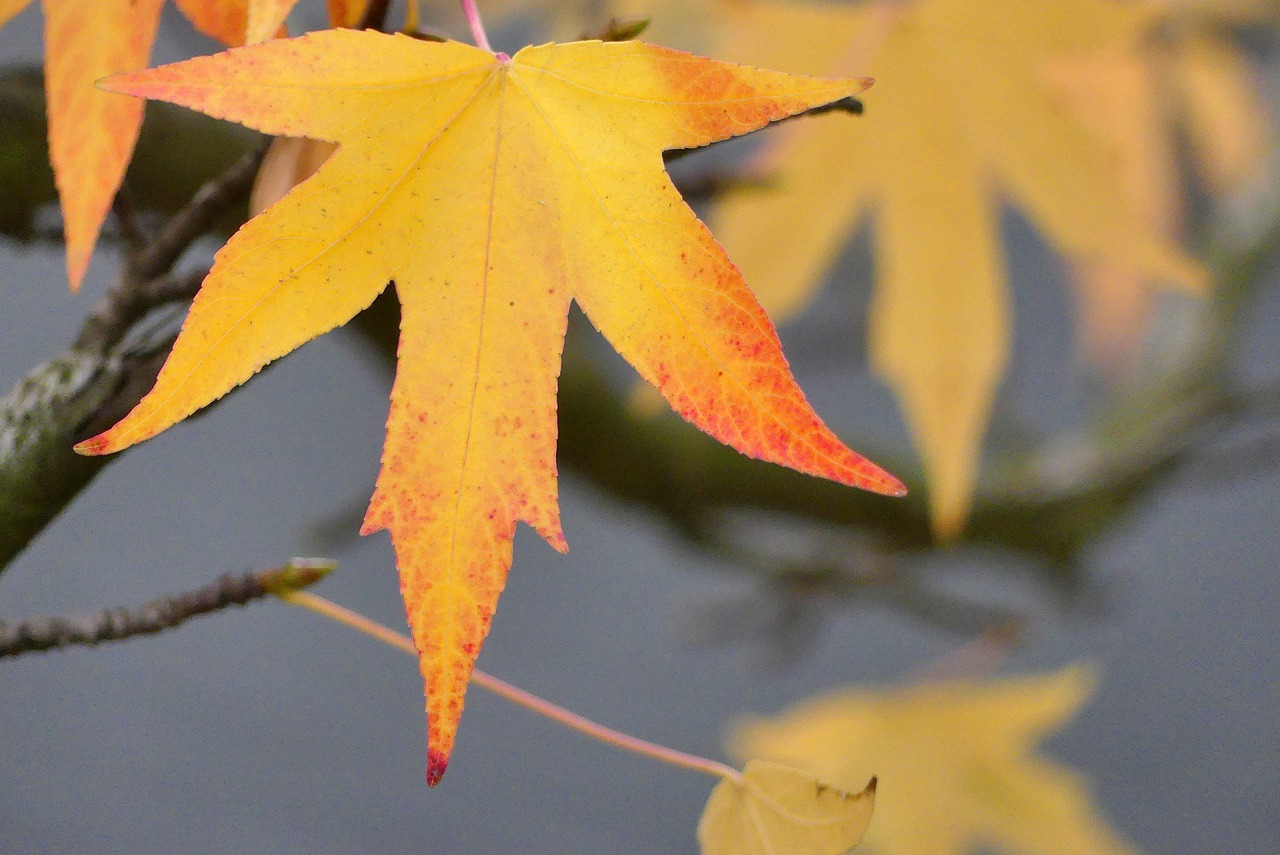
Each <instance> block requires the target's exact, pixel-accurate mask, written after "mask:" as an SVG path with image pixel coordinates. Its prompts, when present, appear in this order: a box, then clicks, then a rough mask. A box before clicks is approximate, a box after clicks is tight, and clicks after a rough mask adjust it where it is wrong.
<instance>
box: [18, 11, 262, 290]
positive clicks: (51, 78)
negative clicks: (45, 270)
mask: <svg viewBox="0 0 1280 855" xmlns="http://www.w3.org/2000/svg"><path fill="white" fill-rule="evenodd" d="M268 2H278V0H177V5H178V6H179V7H180V8H181V9H182V11H183V12H184V13H185V14H186V15H187V16H188V17H189V18H190V19H191V21H192V22H193V23H194V24H195V25H196V26H197V28H199V29H201V30H202V31H204V32H206V33H208V34H210V35H212V36H214V37H216V38H219V39H221V40H222V41H223V42H224V43H226V44H240V43H242V42H243V41H244V26H245V21H246V20H247V15H248V14H249V10H250V8H251V7H258V6H265V5H266V4H267V3H268ZM29 3H30V0H0V26H3V25H4V24H5V23H7V22H8V21H9V19H10V18H12V17H13V16H14V15H16V14H17V13H18V12H21V11H22V10H23V9H24V8H26V6H27V5H28V4H29ZM163 3H164V0H95V2H91V3H87V2H83V1H82V0H43V2H42V3H41V6H42V8H43V9H44V17H45V66H44V71H45V92H46V97H47V98H48V105H49V106H48V111H49V159H50V162H51V163H52V164H53V172H54V177H55V179H56V182H57V185H58V197H59V199H60V201H61V203H62V219H63V228H64V231H65V233H66V243H67V278H68V280H69V282H70V284H71V289H72V290H73V291H74V290H77V289H78V288H79V287H80V283H81V281H82V280H83V279H84V273H85V270H86V269H87V268H88V266H89V259H90V257H91V256H92V255H93V248H94V244H96V243H97V240H98V233H99V232H100V231H101V230H102V224H103V222H104V221H105V220H106V217H107V212H108V211H109V210H110V209H111V202H112V199H114V198H115V194H116V191H117V190H118V189H119V188H120V181H121V180H122V179H123V178H124V173H125V169H126V167H128V165H129V159H130V158H131V157H132V156H133V147H134V144H135V143H136V142H137V140H138V130H139V128H140V127H141V126H142V102H141V101H138V100H137V99H135V98H128V97H125V96H122V95H118V94H116V93H113V92H104V91H102V90H101V89H98V88H96V87H95V86H94V82H95V81H97V80H99V79H101V78H103V77H106V76H108V75H111V74H117V73H120V72H126V71H134V70H136V69H140V68H144V67H145V66H146V65H147V60H148V58H149V57H150V55H151V45H152V43H153V42H154V41H155V35H156V27H157V25H158V23H159V20H160V9H161V6H162V5H163ZM286 12H287V10H286ZM260 14H263V13H260ZM263 20H264V21H265V22H267V23H269V21H267V18H266V17H264V18H263ZM281 20H283V18H281ZM277 26H278V22H277Z"/></svg>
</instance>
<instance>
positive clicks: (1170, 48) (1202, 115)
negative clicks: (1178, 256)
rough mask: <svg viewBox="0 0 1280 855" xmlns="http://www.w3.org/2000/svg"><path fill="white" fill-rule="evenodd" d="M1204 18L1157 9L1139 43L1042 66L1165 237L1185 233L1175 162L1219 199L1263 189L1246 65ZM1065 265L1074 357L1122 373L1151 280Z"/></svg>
mask: <svg viewBox="0 0 1280 855" xmlns="http://www.w3.org/2000/svg"><path fill="white" fill-rule="evenodd" d="M1214 14H1215V10H1214V9H1213V8H1212V7H1207V8H1205V9H1203V10H1201V14H1199V15H1197V16H1192V15H1190V14H1189V13H1186V12H1183V13H1179V12H1178V11H1177V10H1173V9H1164V10H1162V13H1161V14H1160V15H1159V16H1158V17H1155V18H1153V19H1152V21H1151V23H1150V36H1151V37H1150V38H1148V39H1144V40H1141V41H1138V42H1134V43H1129V44H1123V45H1116V46H1111V47H1109V48H1108V49H1105V50H1102V51H1098V52H1095V53H1092V54H1088V55H1079V56H1072V57H1067V58H1064V59H1061V60H1058V61H1056V62H1053V63H1051V64H1050V65H1049V67H1048V72H1049V76H1050V78H1051V79H1052V80H1053V82H1054V83H1055V84H1057V85H1058V86H1059V87H1060V88H1061V91H1062V92H1063V93H1064V95H1065V96H1066V100H1067V104H1068V106H1069V107H1070V108H1072V109H1074V111H1075V113H1076V115H1077V116H1078V118H1079V120H1080V121H1081V122H1082V123H1083V124H1085V125H1087V126H1089V127H1092V128H1094V129H1095V130H1096V131H1097V132H1098V133H1099V134H1100V135H1101V136H1102V137H1103V138H1105V139H1107V140H1108V141H1109V142H1110V143H1111V145H1112V148H1113V151H1114V153H1115V161H1116V165H1117V168H1118V171H1119V178H1120V184H1119V187H1120V188H1121V190H1123V191H1124V192H1125V193H1126V194H1127V195H1128V196H1129V198H1130V200H1131V203H1132V205H1133V207H1134V209H1135V210H1136V211H1137V212H1138V214H1139V216H1141V217H1142V218H1143V220H1144V221H1145V222H1146V223H1147V225H1148V228H1149V229H1150V230H1151V231H1152V232H1153V233H1157V234H1163V235H1166V236H1167V237H1169V238H1170V239H1178V238H1180V237H1182V236H1183V233H1184V231H1185V225H1186V223H1185V221H1186V208H1187V205H1188V200H1187V198H1186V194H1185V192H1184V190H1183V183H1184V182H1183V180H1182V172H1181V168H1180V167H1181V166H1182V162H1181V161H1183V159H1184V158H1186V157H1187V156H1189V159H1190V161H1191V163H1190V166H1191V167H1192V168H1194V169H1195V170H1196V172H1197V173H1198V177H1199V179H1200V184H1201V186H1202V187H1203V188H1204V189H1205V190H1206V191H1207V192H1208V193H1209V195H1210V196H1211V197H1213V198H1214V199H1215V200H1216V201H1219V202H1223V201H1228V200H1230V199H1231V198H1232V197H1235V196H1239V195H1241V194H1243V193H1244V192H1246V191H1247V190H1249V189H1250V188H1251V187H1261V186H1262V185H1263V184H1264V180H1265V178H1266V174H1267V162H1268V154H1267V153H1268V152H1269V151H1270V150H1271V148H1272V145H1273V143H1272V133H1271V131H1270V128H1269V127H1268V122H1267V118H1266V114H1267V111H1266V110H1265V108H1264V107H1263V104H1262V101H1261V95H1260V93H1259V92H1258V91H1257V87H1256V85H1255V84H1254V82H1253V81H1252V79H1251V78H1252V76H1253V75H1252V72H1251V69H1250V68H1249V64H1248V62H1247V61H1246V59H1245V58H1244V57H1243V56H1242V54H1241V51H1240V50H1239V48H1238V47H1237V46H1235V45H1233V44H1231V43H1230V42H1229V41H1228V40H1227V39H1226V38H1224V37H1223V36H1222V35H1221V32H1220V31H1221V29H1222V27H1221V24H1222V21H1221V20H1219V19H1217V18H1216V17H1205V16H1206V15H1214ZM1233 14H1239V13H1238V12H1236V13H1233ZM1072 272H1073V280H1074V284H1075V287H1076V291H1077V295H1078V297H1077V304H1078V305H1079V307H1080V308H1079V330H1080V331H1079V335H1078V338H1079V339H1080V342H1081V351H1082V353H1083V355H1084V356H1085V357H1086V358H1087V359H1089V361H1090V362H1092V363H1093V364H1095V365H1097V366H1099V367H1101V368H1103V369H1105V370H1110V371H1112V372H1115V373H1124V372H1125V371H1126V370H1127V369H1128V368H1130V367H1131V366H1133V365H1134V364H1135V363H1136V361H1137V357H1138V355H1139V353H1140V346H1141V344H1142V343H1143V340H1144V337H1145V333H1146V330H1147V326H1148V321H1149V318H1150V316H1151V313H1152V311H1153V309H1154V305H1155V295H1156V292H1157V290H1158V288H1159V287H1160V284H1161V283H1160V282H1158V281H1153V280H1152V278H1151V277H1150V276H1147V275H1144V274H1143V273H1142V272H1141V271H1137V270H1133V269H1125V268H1123V267H1119V266H1117V265H1115V264H1114V263H1108V262H1106V261H1097V262H1092V263H1081V264H1077V265H1076V266H1075V269H1074V270H1073V271H1072Z"/></svg>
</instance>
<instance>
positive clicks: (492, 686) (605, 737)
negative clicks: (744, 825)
mask: <svg viewBox="0 0 1280 855" xmlns="http://www.w3.org/2000/svg"><path fill="white" fill-rule="evenodd" d="M277 596H278V597H280V599H282V600H284V601H285V602H287V603H291V604H293V605H295V606H301V607H302V608H304V609H310V610H311V611H313V612H315V613H317V614H320V615H323V616H324V617H327V618H329V619H331V620H336V621H337V622H338V623H342V624H346V625H347V626H349V627H351V628H352V629H355V630H358V631H360V632H363V633H364V634H365V635H369V636H372V637H373V638H376V639H378V640H379V641H381V642H383V643H384V644H389V645H391V646H392V647H398V648H399V649H401V650H403V651H405V652H406V653H408V654H409V655H411V656H415V657H416V656H417V655H418V651H417V649H416V648H415V647H414V646H413V641H412V640H411V639H410V638H408V637H407V636H404V635H401V634H400V633H398V632H396V631H395V630H393V629H390V628H389V627H385V626H383V625H382V624H380V623H376V622H375V621H372V620H370V619H369V618H367V617H365V616H364V615H362V614H360V613H358V612H353V611H351V610H350V609H348V608H345V607H344V606H340V605H338V604H337V603H335V602H332V601H331V600H326V599H325V598H324V597H318V596H316V595H315V594H312V593H310V592H308V591H299V590H285V591H280V592H279V593H277ZM471 682H472V683H474V684H476V685H477V686H479V687H481V688H482V689H487V690H489V691H490V692H493V693H494V694H495V695H498V696H500V697H503V698H506V699H507V700H508V701H511V702H512V703H513V704H517V705H518V706H522V707H524V708H525V709H528V710H532V711H533V712H535V713H538V714H539V715H543V716H546V717H547V718H549V719H551V720H552V721H556V722H559V723H560V724H562V725H564V726H565V727H568V728H571V729H572V730H576V731H578V732H579V733H582V734H585V735H587V736H589V737H591V738H592V739H596V740H599V741H600V742H604V743H606V744H608V745H613V746H616V747H618V748H623V749H626V750H627V751H633V752H635V753H636V754H643V755H644V756H645V757H649V758H651V759H653V760H657V761H659V762H662V763H668V764H670V765H672V766H679V767H681V768H683V769H692V770H694V771H696V772H702V773H704V774H707V775H714V776H716V777H719V778H726V779H728V780H731V781H736V782H738V783H741V782H742V773H741V772H739V771H738V770H737V769H734V768H733V767H732V766H728V765H726V764H724V763H720V762H717V761H715V760H711V759H709V758H706V757H699V756H698V755H696V754H686V753H685V752H683V751H677V750H675V749H674V748H668V747H666V746H665V745H659V744H657V743H656V742H649V741H647V740H644V739H639V738H637V737H635V736H631V735H630V734H627V733H622V732H621V731H618V730H614V729H613V728H611V727H605V726H604V725H603V724H600V723H598V722H594V721H592V720H591V719H589V718H585V717H583V716H580V715H578V714H577V713H575V712H573V711H571V710H567V709H565V708H564V707H562V706H559V705H557V704H553V703H551V702H550V701H548V700H545V699H543V698H540V697H538V696H537V695H534V694H532V693H530V692H526V691H525V690H524V689H521V688H519V687H518V686H513V685H511V684H510V683H508V682H506V681H505V680H500V679H498V678H497V677H494V676H493V675H492V674H487V673H485V672H484V671H481V670H480V669H479V668H477V669H475V670H474V671H472V672H471Z"/></svg>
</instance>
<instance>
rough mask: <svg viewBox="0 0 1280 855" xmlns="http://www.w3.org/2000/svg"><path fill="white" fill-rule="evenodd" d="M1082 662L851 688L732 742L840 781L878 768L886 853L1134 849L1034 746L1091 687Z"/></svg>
mask: <svg viewBox="0 0 1280 855" xmlns="http://www.w3.org/2000/svg"><path fill="white" fill-rule="evenodd" d="M1093 684H1094V679H1093V675H1092V672H1091V671H1090V670H1088V669H1086V668H1083V667H1075V668H1068V669H1065V670H1063V671H1060V672H1058V673H1056V674H1048V675H1040V676H1028V677H1018V678H1008V679H1003V680H998V681H993V682H988V683H974V682H966V681H955V682H941V683H931V684H922V685H916V686H908V687H905V688H897V689H885V690H874V689H850V690H847V691H844V692H840V693H836V694H832V695H828V696H826V697H821V698H818V699H816V700H811V701H806V702H805V703H802V704H800V705H798V706H797V707H795V708H794V709H792V710H790V711H788V712H784V713H782V714H780V715H779V716H777V717H775V718H772V719H756V720H750V721H744V722H742V723H740V724H738V725H737V726H735V727H734V728H733V731H732V733H731V735H730V737H729V741H730V749H731V751H732V753H733V754H735V755H737V756H739V757H753V758H766V759H770V760H774V761H776V762H779V763H786V764H789V765H792V766H795V767H797V768H800V769H804V770H806V771H808V772H810V773H811V774H813V775H815V776H816V777H818V778H819V779H821V780H824V781H830V782H831V783H833V784H835V785H836V786H840V787H849V786H860V785H861V783H860V782H864V781H866V780H867V778H868V777H869V776H872V775H874V776H876V777H877V778H878V780H879V787H878V790H877V793H876V814H875V821H874V822H873V823H872V824H871V828H870V830H869V831H868V833H867V838H866V842H865V843H864V846H865V847H866V848H867V849H868V850H870V851H873V852H876V853H880V855H966V853H969V852H973V851H975V850H978V849H979V848H985V847H992V848H994V849H995V850H996V851H1002V852H1010V853H1017V855H1133V850H1132V849H1130V848H1129V847H1128V846H1127V845H1126V844H1125V843H1124V842H1123V841H1121V840H1120V839H1119V838H1117V837H1116V835H1115V834H1114V833H1113V832H1112V831H1111V830H1110V829H1109V828H1108V827H1107V825H1106V823H1105V822H1104V821H1103V820H1102V819H1101V818H1099V816H1098V815H1097V811H1096V810H1095V809H1094V807H1093V806H1092V804H1091V801H1090V798H1089V795H1088V791H1087V788H1086V786H1085V784H1084V782H1083V781H1082V780H1081V779H1080V778H1079V776H1077V775H1076V774H1075V773H1073V772H1072V771H1070V770H1068V769H1066V768H1064V767H1062V766H1060V765H1058V764H1056V763H1052V762H1050V761H1048V760H1046V759H1044V758H1043V757H1040V756H1037V755H1036V754H1035V753H1033V752H1034V749H1035V745H1036V743H1037V742H1038V741H1039V740H1041V739H1042V738H1044V737H1045V736H1046V735H1047V734H1049V733H1051V732H1052V731H1054V730H1056V729H1057V728H1059V727H1061V726H1062V724H1063V723H1064V722H1065V721H1067V720H1068V719H1069V718H1071V716H1072V715H1074V714H1075V712H1076V710H1077V709H1079V707H1080V705H1081V704H1082V703H1083V702H1084V701H1085V699H1086V698H1087V697H1088V696H1089V694H1090V692H1091V690H1092V686H1093Z"/></svg>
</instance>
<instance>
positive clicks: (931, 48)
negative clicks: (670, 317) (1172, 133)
mask: <svg viewBox="0 0 1280 855" xmlns="http://www.w3.org/2000/svg"><path fill="white" fill-rule="evenodd" d="M708 2H710V0H708ZM711 5H712V6H714V7H715V8H716V9H718V10H719V14H718V17H717V18H716V23H715V24H714V30H713V32H718V33H722V34H723V39H722V40H721V42H720V45H719V47H718V48H717V52H719V53H723V54H724V55H725V56H727V57H728V58H731V59H734V60H736V61H743V62H749V63H753V64H755V63H759V64H771V65H776V64H781V65H784V66H788V67H796V68H799V69H802V70H805V71H808V72H814V73H834V74H848V73H851V72H852V70H854V69H856V70H857V73H869V74H871V75H873V76H874V77H875V78H876V79H877V80H878V81H879V84H878V85H877V87H876V88H875V89H874V90H872V91H871V92H870V93H869V94H868V97H867V98H866V105H867V110H866V115H864V116H863V117H861V118H859V119H857V120H853V119H849V120H846V121H831V122H822V123H816V122H810V123H799V124H797V125H795V126H793V127H791V128H788V129H786V130H785V131H784V132H782V133H780V134H778V135H775V138H774V140H773V141H772V142H771V143H770V144H769V145H768V146H767V148H766V149H765V150H764V151H763V152H762V154H761V156H760V158H759V160H758V161H757V166H758V168H759V170H760V171H761V172H762V173H763V174H765V175H766V176H767V177H768V186H766V187H764V188H763V189H761V190H759V191H756V192H739V193H735V194H732V195H730V196H729V197H727V198H725V199H724V200H723V201H722V203H721V204H720V205H719V206H718V207H717V210H716V211H715V213H714V214H713V217H712V227H713V228H714V229H715V230H716V233H717V234H718V235H719V236H720V238H721V240H722V242H723V243H724V244H725V246H726V248H727V249H728V250H729V252H730V254H731V255H732V257H733V258H734V259H735V262H736V263H738V264H739V265H740V266H741V268H742V270H743V272H744V275H745V276H746V278H747V281H749V282H751V283H752V287H753V288H754V289H755V290H756V293H757V295H758V296H759V297H760V299H761V301H762V302H763V303H764V304H765V306H766V307H767V308H768V309H769V310H770V311H771V312H773V313H775V315H776V316H778V317H787V316H789V315H791V314H793V313H795V312H796V311H797V310H798V309H799V308H801V307H802V306H804V305H806V304H807V303H808V302H809V301H810V299H811V298H812V295H813V293H814V291H815V289H816V288H817V287H818V285H819V284H820V283H821V281H822V277H823V275H824V274H825V271H826V270H827V269H828V268H829V266H830V265H831V263H832V262H833V261H834V259H835V258H836V256H837V255H838V253H839V252H840V250H841V249H842V247H843V246H844V245H845V243H846V242H847V240H848V239H849V238H850V236H851V234H852V232H853V230H854V228H855V227H856V226H857V225H858V224H859V223H860V222H861V221H862V220H863V219H864V218H871V219H872V220H873V227H872V234H873V249H874V253H875V259H876V291H875V295H874V298H873V301H872V307H871V318H870V329H869V348H870V351H871V362H872V365H873V367H874V368H875V370H876V371H877V373H879V374H880V375H881V376H882V377H884V378H885V379H886V380H887V381H888V382H889V383H890V385H891V386H892V387H893V388H894V390H895V391H896V393H897V395H898V397H899V400H900V401H901V404H902V408H903V411H904V414H905V417H906V420H907V423H908V425H909V426H910V428H911V430H912V433H913V436H914V438H915V443H916V446H917V448H918V449H919V450H920V455H921V457H922V459H923V462H924V467H925V473H926V475H927V480H928V486H929V499H930V505H931V509H932V518H933V523H934V528H935V531H937V532H938V534H939V535H940V536H942V537H944V538H945V537H950V536H953V535H955V534H956V533H958V531H959V530H960V528H961V527H962V525H963V523H964V520H965V518H966V516H967V514H968V510H969V505H970V499H971V496H972V491H973V486H974V483H975V479H976V474H977V468H978V460H979V454H980V450H981V445H982V438H983V434H984V432H985V427H986V423H987V419H988V417H989V412H990V408H991V403H992V400H993V398H994V394H995V391H996V389H997V387H998V385H999V382H1000V380H1001V378H1002V377H1003V375H1004V370H1005V364H1006V361H1007V358H1008V351H1009V338H1010V332H1009V330H1010V322H1009V307H1008V295H1007V288H1006V282H1005V278H1006V277H1005V270H1004V260H1003V243H1002V240H1001V235H1000V214H1001V207H1002V204H1003V203H1005V202H1009V203H1012V204H1014V205H1016V206H1017V207H1018V208H1019V209H1020V210H1021V211H1023V212H1024V213H1025V214H1026V215H1027V216H1028V217H1029V219H1030V220H1031V221H1032V222H1033V223H1034V224H1035V225H1036V226H1037V227H1038V228H1039V229H1040V231H1041V232H1042V233H1043V234H1044V236H1045V237H1046V238H1047V239H1048V240H1049V241H1050V242H1051V243H1052V244H1053V245H1054V246H1055V247H1056V248H1058V249H1059V250H1060V251H1062V252H1063V253H1064V254H1067V255H1069V256H1071V257H1073V258H1084V259H1107V260H1109V261H1113V262H1115V263H1116V264H1117V265H1120V266H1123V267H1124V268H1126V269H1132V270H1137V271H1139V272H1140V273H1142V274H1143V275H1145V276H1148V277H1150V278H1154V279H1157V280H1160V281H1167V282H1180V283H1194V282H1198V281H1199V280H1200V278H1201V276H1200V272H1199V270H1198V269H1197V268H1196V267H1195V266H1194V265H1193V264H1192V263H1191V262H1190V261H1189V260H1188V259H1187V258H1185V257H1184V256H1183V255H1182V254H1181V253H1180V252H1179V251H1178V250H1177V249H1176V248H1174V247H1173V246H1172V245H1171V244H1170V243H1169V242H1168V241H1167V240H1165V239H1164V238H1163V237H1162V236H1161V235H1160V234H1158V233H1155V232H1153V231H1152V230H1151V229H1150V228H1149V227H1148V226H1147V224H1146V223H1145V222H1144V221H1143V219H1142V218H1141V217H1140V216H1139V214H1138V212H1136V211H1135V210H1134V207H1133V205H1132V204H1131V202H1130V200H1129V199H1128V198H1127V197H1126V196H1125V194H1124V193H1123V191H1122V190H1121V189H1120V188H1119V187H1118V181H1117V174H1118V173H1117V169H1116V166H1115V164H1114V162H1113V157H1112V151H1111V150H1110V148H1109V146H1108V145H1106V144H1105V143H1104V142H1103V141H1101V140H1100V139H1099V137H1098V136H1097V134H1096V133H1094V132H1093V131H1092V130H1091V129H1089V128H1087V127H1085V126H1084V125H1083V124H1082V123H1080V122H1079V121H1076V120H1075V119H1074V118H1073V117H1072V116H1071V115H1070V114H1069V113H1068V111H1067V110H1066V109H1065V105H1064V99H1063V98H1062V97H1061V96H1060V95H1058V94H1057V93H1056V92H1055V91H1054V88H1053V86H1052V85H1051V83H1050V81H1048V80H1047V79H1046V69H1045V66H1046V64H1047V63H1048V62H1049V61H1050V60H1051V59H1053V58H1055V57H1060V56H1063V55H1069V54H1071V53H1077V52H1081V51H1087V50H1095V49H1099V48H1101V47H1104V46H1106V45H1110V44H1117V43H1121V42H1124V41H1126V40H1132V39H1135V38H1137V37H1138V34H1139V33H1140V32H1141V31H1142V27H1143V25H1144V22H1145V21H1146V15H1147V12H1146V11H1145V10H1144V8H1143V7H1141V6H1139V5H1137V4H1128V3H1117V2H1108V0H1084V2H1080V3H1073V4H1062V3H1058V2H1053V0H982V2H974V0H919V1H918V2H892V3H872V4H863V5H860V6H856V7H851V6H844V5H840V4H825V3H790V2H734V0H718V2H715V3H712V4H711ZM788 63H794V66H789V65H788ZM766 236H767V237H768V240H765V239H764V238H765V237H766ZM779 245H781V246H785V247H787V250H786V251H778V246H779Z"/></svg>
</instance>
